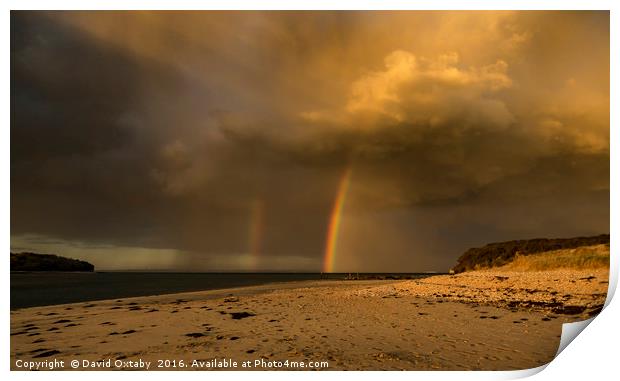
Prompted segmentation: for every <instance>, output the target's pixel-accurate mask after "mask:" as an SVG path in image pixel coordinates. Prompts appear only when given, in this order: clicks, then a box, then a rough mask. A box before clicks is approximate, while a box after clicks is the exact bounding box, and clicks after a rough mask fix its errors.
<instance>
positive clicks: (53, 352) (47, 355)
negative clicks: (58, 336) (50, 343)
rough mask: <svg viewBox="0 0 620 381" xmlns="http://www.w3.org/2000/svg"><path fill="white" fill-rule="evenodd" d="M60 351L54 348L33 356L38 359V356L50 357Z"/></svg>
mask: <svg viewBox="0 0 620 381" xmlns="http://www.w3.org/2000/svg"><path fill="white" fill-rule="evenodd" d="M59 353H60V351H57V350H55V349H52V350H51V351H50V350H46V352H41V353H39V354H38V355H36V356H32V358H35V359H36V358H41V357H50V356H53V355H57V354H59Z"/></svg>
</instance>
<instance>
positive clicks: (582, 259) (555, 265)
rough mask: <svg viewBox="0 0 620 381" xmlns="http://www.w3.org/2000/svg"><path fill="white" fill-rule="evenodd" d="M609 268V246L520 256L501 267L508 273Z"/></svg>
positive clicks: (594, 246) (583, 247)
mask: <svg viewBox="0 0 620 381" xmlns="http://www.w3.org/2000/svg"><path fill="white" fill-rule="evenodd" d="M605 267H609V245H608V244H603V245H593V246H582V247H578V248H575V249H562V250H553V251H547V252H544V253H539V254H533V255H519V254H517V255H516V256H515V257H514V260H513V261H512V262H510V263H508V264H506V265H504V266H502V267H501V269H502V270H507V271H546V270H554V269H597V268H605Z"/></svg>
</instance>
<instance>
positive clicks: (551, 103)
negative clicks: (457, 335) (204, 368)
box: [11, 12, 609, 271]
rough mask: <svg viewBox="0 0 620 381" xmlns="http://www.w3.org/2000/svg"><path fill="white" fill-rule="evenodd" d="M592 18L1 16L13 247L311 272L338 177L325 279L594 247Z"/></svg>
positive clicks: (597, 134)
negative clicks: (496, 244) (543, 247)
mask: <svg viewBox="0 0 620 381" xmlns="http://www.w3.org/2000/svg"><path fill="white" fill-rule="evenodd" d="M608 16H609V15H608V13H604V12H603V13H591V12H578V13H562V12H559V13H558V12H550V13H547V12H521V13H519V12H517V13H510V12H488V13H476V12H472V13H452V12H430V13H429V12H417V13H416V12H413V13H412V12H401V13H391V12H377V13H373V12H309V13H308V12H306V13H287V12H280V13H278V12H276V13H264V12H251V13H235V12H221V13H208V12H206V13H205V12H189V13H188V12H180V13H179V12H176V13H175V12H173V13H166V12H155V13H150V12H125V13H123V12H120V13H119V12H90V13H89V12H51V13H50V12H12V14H11V234H12V237H13V238H12V245H13V246H15V247H18V246H19V247H30V248H33V249H39V250H46V249H48V250H56V251H63V252H71V253H74V252H78V253H83V256H85V257H87V258H88V259H90V260H92V261H94V262H95V263H99V264H101V265H102V266H104V267H107V268H127V267H145V268H173V269H204V270H209V269H253V268H258V269H280V270H285V269H295V270H308V271H314V270H318V269H319V268H320V265H321V261H322V256H323V251H324V247H325V239H326V230H327V227H328V222H329V217H330V213H331V211H332V207H333V203H334V199H335V196H336V192H337V188H338V183H339V181H340V178H341V177H342V176H343V173H344V172H345V171H346V170H347V169H350V170H351V171H352V175H351V185H350V191H349V193H348V195H347V200H346V206H345V212H344V214H343V223H342V225H341V226H342V230H341V234H340V240H339V247H338V262H337V268H336V269H337V270H338V269H340V270H343V271H347V270H350V271H396V270H398V271H418V270H445V269H447V268H448V267H449V266H451V264H452V263H453V261H454V260H455V258H456V257H457V256H458V255H459V254H460V253H461V252H462V251H463V250H465V249H466V248H468V247H470V246H475V245H481V244H484V243H487V242H488V241H497V240H502V239H518V238H528V237H551V236H553V237H555V236H569V235H577V234H598V233H602V232H608V230H609V88H608V83H609V66H608V65H609V62H608V60H609V48H608V47H609V30H608V28H607V29H606V28H604V27H600V26H598V27H593V25H594V24H596V25H599V24H601V23H603V24H604V23H607V25H608V20H609V19H608ZM386 23H389V24H390V25H391V30H398V31H400V33H393V32H391V33H386V32H385V28H384V26H385V25H386ZM575 46H578V47H579V49H576V48H575ZM576 51H579V52H578V53H577V52H576ZM542 68H544V70H543V69H542ZM257 205H260V206H259V207H258V206H257ZM258 225H260V227H258ZM256 232H260V234H259V235H260V237H258V238H257V237H255V236H256V235H257V234H258V233H256ZM255 251H258V252H255ZM61 254H62V253H61ZM257 258H258V259H257Z"/></svg>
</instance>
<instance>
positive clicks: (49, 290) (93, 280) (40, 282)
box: [11, 272, 428, 309]
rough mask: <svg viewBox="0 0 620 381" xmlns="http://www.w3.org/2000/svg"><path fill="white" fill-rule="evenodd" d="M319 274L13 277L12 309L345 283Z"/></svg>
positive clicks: (338, 276)
mask: <svg viewBox="0 0 620 381" xmlns="http://www.w3.org/2000/svg"><path fill="white" fill-rule="evenodd" d="M360 275H361V276H360V278H362V277H363V278H365V279H368V278H379V279H381V278H386V276H387V277H388V278H394V277H398V278H419V277H422V276H427V275H428V274H398V275H394V274H360ZM346 277H347V274H327V275H326V274H318V273H147V272H94V273H55V272H38V273H37V272H24V273H21V272H15V273H11V309H16V308H25V307H36V306H48V305H54V304H64V303H76V302H86V301H93V300H104V299H116V298H127V297H132V296H148V295H161V294H172V293H177V292H188V291H202V290H216V289H225V288H232V287H242V286H256V285H261V284H267V283H274V282H291V281H303V280H319V279H345V278H346Z"/></svg>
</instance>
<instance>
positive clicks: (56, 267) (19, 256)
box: [11, 253, 95, 272]
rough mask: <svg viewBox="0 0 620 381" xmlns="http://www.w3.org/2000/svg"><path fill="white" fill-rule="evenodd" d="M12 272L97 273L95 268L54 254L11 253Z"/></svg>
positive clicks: (84, 262) (83, 262) (86, 263)
mask: <svg viewBox="0 0 620 381" xmlns="http://www.w3.org/2000/svg"><path fill="white" fill-rule="evenodd" d="M11 271H87V272H93V271H95V266H94V265H92V264H90V263H88V262H86V261H80V260H77V259H71V258H65V257H61V256H58V255H54V254H38V253H11Z"/></svg>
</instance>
